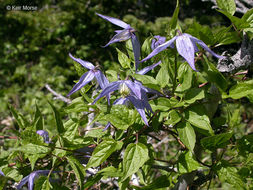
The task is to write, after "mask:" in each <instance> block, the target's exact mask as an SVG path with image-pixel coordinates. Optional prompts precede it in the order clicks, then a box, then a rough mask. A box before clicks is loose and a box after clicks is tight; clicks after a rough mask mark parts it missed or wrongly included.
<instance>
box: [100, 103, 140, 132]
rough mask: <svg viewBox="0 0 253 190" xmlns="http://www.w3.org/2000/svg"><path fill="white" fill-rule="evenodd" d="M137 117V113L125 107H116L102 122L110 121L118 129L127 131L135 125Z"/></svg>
mask: <svg viewBox="0 0 253 190" xmlns="http://www.w3.org/2000/svg"><path fill="white" fill-rule="evenodd" d="M136 116H137V115H136V111H135V110H133V109H128V108H127V107H126V106H125V105H114V106H113V107H112V109H111V111H110V113H109V114H106V115H105V116H103V117H102V120H105V121H110V122H111V124H112V125H113V126H115V127H116V128H118V129H123V130H126V129H127V128H128V127H129V126H131V125H133V124H134V123H135V119H136Z"/></svg>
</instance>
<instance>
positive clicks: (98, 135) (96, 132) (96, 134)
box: [85, 129, 107, 139]
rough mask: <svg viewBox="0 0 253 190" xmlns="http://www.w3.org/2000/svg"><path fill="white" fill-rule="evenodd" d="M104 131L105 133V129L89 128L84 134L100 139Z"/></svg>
mask: <svg viewBox="0 0 253 190" xmlns="http://www.w3.org/2000/svg"><path fill="white" fill-rule="evenodd" d="M106 133H107V131H103V129H91V130H90V131H88V133H87V134H86V135H85V136H86V137H93V138H99V139H100V138H101V137H102V136H104V135H105V134H106Z"/></svg>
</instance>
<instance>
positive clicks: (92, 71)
mask: <svg viewBox="0 0 253 190" xmlns="http://www.w3.org/2000/svg"><path fill="white" fill-rule="evenodd" d="M69 56H70V57H71V58H72V59H73V60H74V61H76V62H77V63H80V64H81V65H82V66H83V67H85V68H87V69H89V71H88V72H86V73H84V74H83V75H82V76H81V78H80V79H79V81H78V82H77V83H76V84H75V86H74V87H73V88H72V90H71V91H70V92H69V93H68V95H67V96H70V95H71V94H73V93H74V92H76V91H78V90H80V89H81V88H82V87H83V86H85V85H86V84H88V83H89V82H91V81H92V80H93V79H94V77H95V78H96V80H97V82H98V84H99V86H100V87H101V89H104V88H105V87H106V86H107V85H108V84H109V81H108V79H107V78H106V77H105V75H104V74H103V73H102V72H101V71H100V70H99V69H97V68H96V67H95V66H94V65H93V64H92V63H90V62H88V61H83V60H82V59H79V58H75V57H73V56H72V55H71V54H69ZM109 99H110V95H108V96H107V100H108V103H109V102H110V101H109Z"/></svg>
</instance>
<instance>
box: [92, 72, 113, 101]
mask: <svg viewBox="0 0 253 190" xmlns="http://www.w3.org/2000/svg"><path fill="white" fill-rule="evenodd" d="M95 77H96V79H97V82H98V84H99V86H100V87H101V89H104V88H105V87H106V86H107V85H108V84H109V81H108V79H107V78H106V77H105V75H104V74H103V73H102V72H101V71H100V70H97V71H96V72H95ZM106 98H107V102H108V105H110V94H108V95H106Z"/></svg>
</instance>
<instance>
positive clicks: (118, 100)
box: [113, 98, 129, 105]
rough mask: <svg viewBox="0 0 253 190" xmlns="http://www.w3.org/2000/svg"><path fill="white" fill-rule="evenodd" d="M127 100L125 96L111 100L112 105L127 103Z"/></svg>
mask: <svg viewBox="0 0 253 190" xmlns="http://www.w3.org/2000/svg"><path fill="white" fill-rule="evenodd" d="M127 102H129V100H128V99H127V98H119V99H117V100H115V101H114V102H113V105H127Z"/></svg>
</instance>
